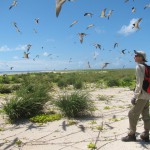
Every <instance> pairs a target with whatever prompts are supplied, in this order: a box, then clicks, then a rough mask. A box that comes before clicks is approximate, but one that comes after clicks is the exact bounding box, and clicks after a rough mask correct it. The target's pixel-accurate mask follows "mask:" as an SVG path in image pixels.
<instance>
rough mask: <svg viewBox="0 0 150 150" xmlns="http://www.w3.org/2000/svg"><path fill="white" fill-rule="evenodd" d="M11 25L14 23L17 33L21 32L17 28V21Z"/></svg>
mask: <svg viewBox="0 0 150 150" xmlns="http://www.w3.org/2000/svg"><path fill="white" fill-rule="evenodd" d="M13 25H14V27H15V28H16V31H17V32H19V33H21V31H20V30H19V28H18V26H17V23H16V22H13Z"/></svg>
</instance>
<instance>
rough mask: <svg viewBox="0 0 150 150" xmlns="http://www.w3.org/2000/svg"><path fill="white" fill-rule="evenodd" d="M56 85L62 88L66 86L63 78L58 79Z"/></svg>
mask: <svg viewBox="0 0 150 150" xmlns="http://www.w3.org/2000/svg"><path fill="white" fill-rule="evenodd" d="M57 85H58V87H60V88H64V87H67V82H66V81H65V80H63V79H60V80H59V81H58V83H57Z"/></svg>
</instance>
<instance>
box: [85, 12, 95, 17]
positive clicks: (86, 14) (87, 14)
mask: <svg viewBox="0 0 150 150" xmlns="http://www.w3.org/2000/svg"><path fill="white" fill-rule="evenodd" d="M84 16H89V17H92V16H93V14H92V13H84Z"/></svg>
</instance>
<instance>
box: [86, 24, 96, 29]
mask: <svg viewBox="0 0 150 150" xmlns="http://www.w3.org/2000/svg"><path fill="white" fill-rule="evenodd" d="M92 27H94V24H90V25H88V26H87V27H86V29H89V28H92Z"/></svg>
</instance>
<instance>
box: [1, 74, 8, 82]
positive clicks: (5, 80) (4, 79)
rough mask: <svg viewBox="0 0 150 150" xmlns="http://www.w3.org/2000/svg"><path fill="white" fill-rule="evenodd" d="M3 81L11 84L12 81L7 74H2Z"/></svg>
mask: <svg viewBox="0 0 150 150" xmlns="http://www.w3.org/2000/svg"><path fill="white" fill-rule="evenodd" d="M1 83H2V84H9V83H10V79H9V77H8V76H7V75H6V76H2V78H1Z"/></svg>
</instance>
